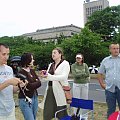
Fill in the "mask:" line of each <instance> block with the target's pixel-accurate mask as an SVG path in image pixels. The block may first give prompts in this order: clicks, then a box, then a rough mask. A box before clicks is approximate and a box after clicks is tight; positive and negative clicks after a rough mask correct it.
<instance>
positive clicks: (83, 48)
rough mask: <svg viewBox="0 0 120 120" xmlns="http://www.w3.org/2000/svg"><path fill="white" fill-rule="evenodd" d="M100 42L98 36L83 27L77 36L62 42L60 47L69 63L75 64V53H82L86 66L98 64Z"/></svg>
mask: <svg viewBox="0 0 120 120" xmlns="http://www.w3.org/2000/svg"><path fill="white" fill-rule="evenodd" d="M100 40H101V38H100V35H98V34H96V33H93V32H92V31H90V30H89V29H88V28H87V27H85V28H84V29H82V30H81V33H80V34H79V35H74V36H73V37H71V38H69V39H66V40H64V41H63V42H62V43H61V45H60V46H61V47H63V49H64V53H65V57H66V59H67V60H68V61H69V62H70V63H73V62H75V55H76V54H77V53H82V54H83V55H84V56H85V61H86V62H87V63H88V64H98V63H99V62H100V60H101V53H102V52H101V48H102V46H101V42H100Z"/></svg>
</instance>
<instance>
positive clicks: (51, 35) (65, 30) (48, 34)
mask: <svg viewBox="0 0 120 120" xmlns="http://www.w3.org/2000/svg"><path fill="white" fill-rule="evenodd" d="M80 31H81V28H80V27H77V26H75V25H72V24H71V25H66V26H59V27H52V28H47V29H41V30H37V31H36V32H32V33H26V34H23V36H26V37H29V38H32V39H33V40H41V41H43V42H48V41H50V40H51V41H55V42H57V40H58V38H60V37H61V36H64V37H66V38H68V37H71V36H73V35H74V34H79V33H80Z"/></svg>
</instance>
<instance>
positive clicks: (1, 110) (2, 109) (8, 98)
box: [0, 65, 15, 116]
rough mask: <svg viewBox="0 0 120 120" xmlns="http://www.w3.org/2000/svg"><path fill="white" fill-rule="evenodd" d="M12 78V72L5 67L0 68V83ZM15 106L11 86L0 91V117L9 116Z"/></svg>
mask: <svg viewBox="0 0 120 120" xmlns="http://www.w3.org/2000/svg"><path fill="white" fill-rule="evenodd" d="M11 78H13V70H12V68H11V67H9V66H7V65H2V66H0V83H3V82H5V81H6V80H8V79H11ZM14 106H15V103H14V99H13V86H12V85H9V86H8V87H6V88H4V89H3V90H1V91H0V116H6V115H9V114H10V113H11V112H12V111H13V108H14Z"/></svg>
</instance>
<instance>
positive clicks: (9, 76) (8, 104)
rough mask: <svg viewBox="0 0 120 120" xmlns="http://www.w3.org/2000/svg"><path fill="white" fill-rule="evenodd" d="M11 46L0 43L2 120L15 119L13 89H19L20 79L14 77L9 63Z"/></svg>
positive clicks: (0, 117) (0, 102)
mask: <svg viewBox="0 0 120 120" xmlns="http://www.w3.org/2000/svg"><path fill="white" fill-rule="evenodd" d="M9 51H10V50H9V47H8V46H7V45H5V44H3V43H0V120H15V103H14V99H13V91H17V90H18V89H19V88H18V86H17V85H18V84H20V83H22V82H21V81H20V79H18V78H14V77H13V70H12V68H11V67H9V66H8V65H7V60H8V58H9Z"/></svg>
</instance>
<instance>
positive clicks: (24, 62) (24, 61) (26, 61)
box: [21, 53, 32, 67]
mask: <svg viewBox="0 0 120 120" xmlns="http://www.w3.org/2000/svg"><path fill="white" fill-rule="evenodd" d="M31 61H32V54H31V53H24V54H23V55H22V56H21V66H22V67H28V66H29V65H30V63H31Z"/></svg>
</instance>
